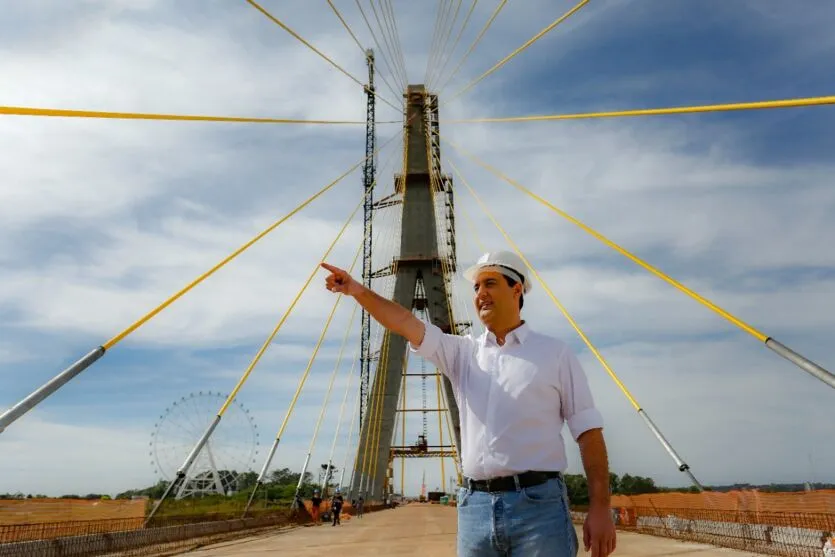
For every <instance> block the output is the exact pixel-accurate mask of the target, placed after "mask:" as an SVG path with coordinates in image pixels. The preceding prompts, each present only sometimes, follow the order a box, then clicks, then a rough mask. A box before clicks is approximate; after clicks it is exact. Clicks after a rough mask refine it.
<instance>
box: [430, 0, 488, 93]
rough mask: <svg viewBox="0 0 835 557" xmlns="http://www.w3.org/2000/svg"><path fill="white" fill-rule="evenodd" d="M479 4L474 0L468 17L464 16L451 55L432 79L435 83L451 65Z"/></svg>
mask: <svg viewBox="0 0 835 557" xmlns="http://www.w3.org/2000/svg"><path fill="white" fill-rule="evenodd" d="M477 4H478V0H473V3H472V5H470V10H469V11H468V12H467V15H466V17H465V18H464V23H462V24H461V29H459V30H458V35H457V36H456V37H455V41H453V43H452V48H451V49H450V50H449V56H447V57H446V59H445V60H444V63H443V64H442V65H441V69H440V70H438V73H437V75H436V76H435V78H434V79H433V80H432V82H433V84H434V82H435V79H437V80H439V81H440V79H441V77H443V74H444V71H445V70H446V67H447V65H449V62H450V61H451V60H452V55H453V54H454V53H455V49H456V48H458V43H460V42H461V36H462V35H463V34H464V30H465V29H466V28H467V24H468V23H469V22H470V18H471V17H472V15H473V12H474V11H475V7H476V5H477Z"/></svg>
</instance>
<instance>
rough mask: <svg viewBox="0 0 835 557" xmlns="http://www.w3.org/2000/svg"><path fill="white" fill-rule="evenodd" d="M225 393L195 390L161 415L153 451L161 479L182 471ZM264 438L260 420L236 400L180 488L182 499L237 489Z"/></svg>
mask: <svg viewBox="0 0 835 557" xmlns="http://www.w3.org/2000/svg"><path fill="white" fill-rule="evenodd" d="M226 398H227V395H224V394H222V393H219V392H218V393H215V392H211V391H208V392H203V391H199V392H192V393H189V394H188V395H186V396H183V397H180V399H179V400H177V401H175V402H173V403H172V404H170V405H169V406H168V407H167V408H166V409H165V411H164V412H163V413H162V414H161V415H160V416H159V419H158V420H157V423H156V424H154V431H153V432H152V433H151V442H150V453H149V455H150V457H151V466H152V467H153V468H154V471H155V473H156V474H157V476H158V478H159V479H161V480H165V481H168V482H170V481H172V480H174V479H175V478H176V477H177V470H178V469H179V467H180V466H182V464H183V462H184V461H185V459H186V458H187V457H188V455H189V453H190V452H191V451H192V449H193V448H194V447H195V445H196V444H197V442H198V441H199V440H200V437H201V436H202V435H203V433H204V432H205V430H206V428H207V427H208V426H209V424H211V423H212V420H214V419H215V416H216V415H217V411H218V408H220V407H221V405H222V404H223V403H224V402H225V401H226ZM259 444H260V443H259V434H258V426H257V425H256V424H255V420H253V418H252V416H251V415H250V413H249V410H248V409H247V408H245V407H244V406H243V404H241V403H240V402H238V400H237V399H235V400H233V401H232V404H230V406H229V408H228V409H227V411H226V413H225V414H224V415H223V419H222V420H221V421H220V423H219V424H218V426H217V428H216V429H215V431H214V432H213V433H212V436H211V437H210V438H209V440H208V441H207V442H206V444H205V445H204V446H203V448H202V449H201V450H200V453H199V454H198V455H197V457H196V458H195V459H194V463H193V464H192V465H191V468H190V469H189V471H188V473H187V475H186V477H185V479H184V481H183V482H182V483H181V484H180V486H179V488H178V490H177V495H176V497H177V499H182V498H184V497H192V496H200V495H206V494H211V493H217V494H221V495H229V494H231V493H234V492H236V491H238V483H239V482H238V480H239V477H240V476H241V474H243V473H245V472H251V471H252V470H253V466H254V465H255V459H256V457H257V456H258V448H259Z"/></svg>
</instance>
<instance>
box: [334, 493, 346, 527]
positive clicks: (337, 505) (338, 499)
mask: <svg viewBox="0 0 835 557" xmlns="http://www.w3.org/2000/svg"><path fill="white" fill-rule="evenodd" d="M344 502H345V501H344V500H343V499H342V493H341V492H340V491H339V490H338V489H337V490H336V491H335V492H334V494H333V497H332V498H331V513H332V514H333V523H332V524H331V526H336V525H337V524H342V521H341V520H340V519H339V514H340V513H341V512H342V505H343V503H344Z"/></svg>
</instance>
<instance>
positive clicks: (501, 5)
mask: <svg viewBox="0 0 835 557" xmlns="http://www.w3.org/2000/svg"><path fill="white" fill-rule="evenodd" d="M505 4H507V0H502V1H501V2H499V5H498V6H496V9H495V10H493V14H492V15H491V16H490V19H488V20H487V23H485V24H484V27H482V28H481V31H480V32H479V33H478V36H477V37H476V38H475V40H474V41H473V44H471V45H470V48H468V49H467V52H465V53H464V56H463V57H462V58H461V61H460V62H458V65H457V66H455V69H454V70H452V73H451V74H450V75H449V77H447V78H446V79H445V80H444V81H443V82H442V83H441V84H440V85H439V86H438V91H439V94H440V93H441V92H443V90H444V89H445V88H446V86H447V85H448V84H449V82H450V81H452V78H454V77H455V76H456V75H458V72H459V71H460V70H461V67H462V66H463V65H464V62H465V61H466V60H467V58H468V57H469V56H470V54H472V52H473V50H475V47H476V45H478V43H479V41H481V37H483V36H484V33H486V32H487V29H489V28H490V26H491V25H492V24H493V20H494V19H496V16H498V15H499V12H500V11H502V8H504V5H505Z"/></svg>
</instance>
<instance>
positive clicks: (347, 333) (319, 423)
mask: <svg viewBox="0 0 835 557" xmlns="http://www.w3.org/2000/svg"><path fill="white" fill-rule="evenodd" d="M361 250H362V247H360V251H361ZM358 258H359V252H358V254H357V256H356V258H355V261H356V259H358ZM358 306H359V304H354V308H353V309H352V310H351V318H350V319H349V320H348V326H347V327H345V336H344V337H342V345H341V346H340V347H339V355H338V356H337V357H336V364H335V365H334V366H333V372H332V373H331V377H330V381H328V388H327V391H325V399H324V400H323V401H322V407H321V408H320V409H319V418H318V419H317V420H316V426H315V427H314V428H313V436H312V437H311V439H310V446H309V447H308V449H307V454H308V458H309V457H310V454H311V453H313V448H314V447H315V446H316V438H317V437H318V436H319V429H320V428H321V427H322V422H323V421H324V419H325V412H326V411H327V409H328V402H329V401H330V398H331V391H333V384H334V382H335V381H336V376H337V374H338V373H339V366H340V365H341V364H342V355H343V354H344V352H345V345H346V344H347V343H348V337H349V336H351V328H352V327H353V326H354V318H355V317H356V315H357V307H358ZM351 369H353V368H351ZM349 379H350V378H349ZM349 386H350V383H349ZM346 391H347V389H346ZM303 472H304V471H303Z"/></svg>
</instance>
